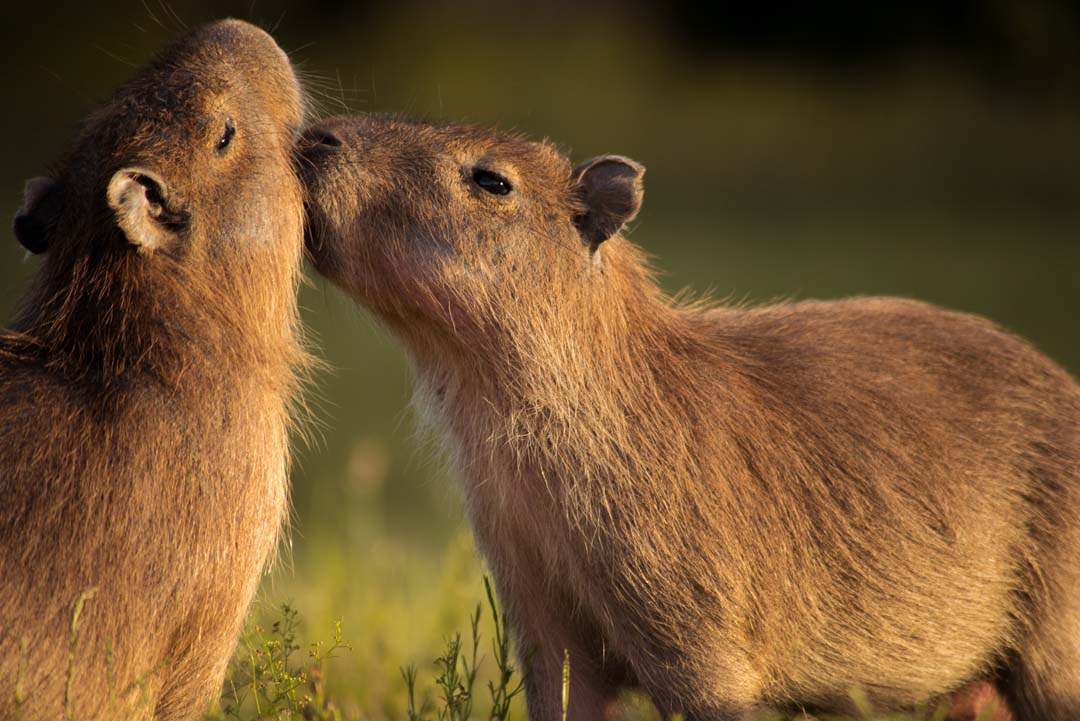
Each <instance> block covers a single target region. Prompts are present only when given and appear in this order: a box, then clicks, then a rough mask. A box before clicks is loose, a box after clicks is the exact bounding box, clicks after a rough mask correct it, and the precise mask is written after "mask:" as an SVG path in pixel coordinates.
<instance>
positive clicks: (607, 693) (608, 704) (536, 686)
mask: <svg viewBox="0 0 1080 721" xmlns="http://www.w3.org/2000/svg"><path fill="white" fill-rule="evenodd" d="M522 646H523V647H524V646H525V644H522ZM562 646H563V645H562V644H554V645H552V646H550V647H547V648H544V647H533V648H532V649H531V653H529V654H527V655H526V654H522V655H521V662H522V668H523V669H524V683H525V705H526V708H527V710H528V713H529V721H561V720H562V717H563V716H562V713H563V660H564V658H565V657H564V651H565V649H564V648H563V647H562ZM570 654H571V662H570V678H569V684H568V685H567V689H566V690H567V692H568V693H567V713H566V718H567V721H604V719H605V718H608V717H609V716H611V715H612V713H613V712H614V710H615V708H616V701H617V699H618V692H619V688H618V687H617V686H615V685H613V684H611V683H608V682H606V681H604V680H603V679H602V678H600V677H599V675H598V674H596V673H595V672H594V671H593V669H592V668H591V667H590V665H589V664H588V663H587V662H586V660H585V657H584V656H583V655H580V654H575V653H574V649H571V650H570Z"/></svg>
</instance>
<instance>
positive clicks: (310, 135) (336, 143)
mask: <svg viewBox="0 0 1080 721" xmlns="http://www.w3.org/2000/svg"><path fill="white" fill-rule="evenodd" d="M304 140H305V141H306V142H307V143H308V144H309V145H311V146H318V145H322V146H328V147H331V148H340V147H341V138H339V137H338V136H337V135H335V134H334V133H333V132H331V131H330V130H327V129H326V128H310V129H308V130H306V131H305V132H304Z"/></svg>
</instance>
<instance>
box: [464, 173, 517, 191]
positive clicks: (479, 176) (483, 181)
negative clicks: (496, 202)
mask: <svg viewBox="0 0 1080 721" xmlns="http://www.w3.org/2000/svg"><path fill="white" fill-rule="evenodd" d="M472 179H473V182H474V183H476V184H477V185H479V186H480V187H481V188H483V189H484V190H486V191H487V192H489V193H491V194H492V195H506V194H507V193H509V192H510V191H511V190H513V189H514V188H513V187H512V186H511V185H510V181H509V180H507V179H506V178H504V177H503V176H501V175H499V174H498V173H493V172H491V171H490V170H481V169H480V168H476V169H475V170H473V171H472Z"/></svg>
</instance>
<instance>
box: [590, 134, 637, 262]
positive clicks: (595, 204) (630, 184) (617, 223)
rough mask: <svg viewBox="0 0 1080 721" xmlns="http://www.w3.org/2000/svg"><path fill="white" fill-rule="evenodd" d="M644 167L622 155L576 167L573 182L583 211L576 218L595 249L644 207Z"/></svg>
mask: <svg viewBox="0 0 1080 721" xmlns="http://www.w3.org/2000/svg"><path fill="white" fill-rule="evenodd" d="M644 175H645V167H644V166H643V165H641V164H640V163H637V162H635V161H633V160H631V159H630V158H624V157H623V156H621V155H601V156H600V157H598V158H593V159H592V160H586V161H585V162H584V163H582V164H581V165H579V166H577V167H576V168H574V176H573V177H574V184H575V187H576V192H577V193H578V196H579V199H580V200H581V201H582V204H583V206H584V212H583V213H582V214H581V215H579V216H577V217H576V218H574V224H575V225H577V228H578V230H579V231H581V235H582V237H583V238H584V239H585V241H586V242H587V243H588V244H589V245H590V246H591V247H592V248H593V249H594V250H595V249H596V248H597V247H598V246H599V245H600V244H601V243H603V242H604V241H605V240H607V239H608V238H610V237H611V236H613V235H615V234H616V233H618V232H619V231H620V230H621V229H622V227H623V226H624V225H626V224H627V223H629V222H630V221H631V220H633V219H634V216H636V215H637V213H638V211H639V210H641V199H642V196H643V195H644V192H645V191H644V190H643V189H642V187H641V178H642V176H644Z"/></svg>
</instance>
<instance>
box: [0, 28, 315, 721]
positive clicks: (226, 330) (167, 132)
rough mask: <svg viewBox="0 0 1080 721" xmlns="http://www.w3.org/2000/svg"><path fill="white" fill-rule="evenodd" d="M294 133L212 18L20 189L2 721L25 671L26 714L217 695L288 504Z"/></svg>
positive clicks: (5, 487)
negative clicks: (19, 297)
mask: <svg viewBox="0 0 1080 721" xmlns="http://www.w3.org/2000/svg"><path fill="white" fill-rule="evenodd" d="M302 117H303V103H302V99H301V92H300V87H299V85H298V83H297V80H296V78H295V76H294V74H293V71H292V68H291V65H290V63H289V61H288V59H287V57H286V56H285V54H284V53H282V52H281V50H280V49H279V48H278V47H277V45H275V43H274V42H273V40H272V39H271V38H270V36H268V35H267V34H266V33H264V32H263V31H261V30H259V29H257V28H254V27H252V26H250V25H247V24H245V23H242V22H238V21H223V22H219V23H216V24H213V25H209V26H206V27H204V28H201V29H199V30H196V31H194V32H193V33H191V34H190V35H189V36H187V37H185V38H184V39H182V40H180V41H179V42H178V43H177V44H175V45H174V46H172V47H171V48H169V49H168V50H167V51H165V52H164V53H163V54H162V55H161V56H160V57H159V58H158V59H157V60H156V61H155V62H154V63H153V64H152V65H150V66H149V67H148V68H147V69H146V70H144V71H142V72H141V74H140V75H138V76H137V77H136V78H135V79H133V80H132V81H130V82H129V83H128V84H127V85H125V86H124V87H122V88H121V89H120V90H119V91H118V92H117V94H116V95H115V96H114V97H113V99H112V100H111V101H109V102H108V103H107V104H106V105H104V107H102V108H101V109H100V110H98V111H97V112H96V113H95V114H94V115H92V116H91V117H90V119H89V120H88V122H87V123H86V125H85V127H84V129H83V130H82V131H81V133H80V134H79V136H78V138H77V140H76V141H75V143H74V146H73V148H72V149H71V150H70V151H69V152H68V153H67V155H66V157H65V158H64V159H63V160H62V161H61V162H60V163H58V164H57V165H56V166H55V168H54V172H53V173H52V175H51V177H50V178H49V179H44V180H42V179H39V180H37V181H34V182H32V183H30V184H29V185H28V192H27V205H26V207H25V208H24V210H23V211H20V214H19V216H18V217H17V219H16V234H17V235H18V237H19V239H20V240H21V241H22V242H23V243H24V245H26V246H27V247H28V248H32V249H35V250H43V249H46V248H47V251H46V253H47V254H46V255H45V258H44V263H43V265H42V268H41V270H40V272H39V274H38V276H37V278H36V280H35V282H34V285H33V289H32V291H31V292H30V294H29V295H28V297H27V298H26V299H25V300H24V301H23V303H22V306H21V311H20V312H19V314H18V317H17V319H16V320H15V321H14V323H13V324H12V326H11V328H10V329H8V330H5V331H3V333H2V334H0V498H2V503H0V718H5V719H6V718H11V717H12V714H13V713H14V711H15V710H14V707H13V702H12V698H13V695H12V694H13V691H14V690H15V689H16V687H17V684H18V683H19V679H20V678H21V697H22V701H21V703H22V708H21V714H22V716H21V717H22V718H23V719H25V720H27V721H30V720H33V719H50V720H52V719H59V718H62V717H63V718H67V717H69V716H70V717H76V716H77V717H78V718H80V719H87V720H90V719H115V718H125V719H128V718H149V717H150V716H151V714H153V717H154V718H156V719H160V720H169V719H187V718H193V717H196V716H197V715H198V714H199V713H200V711H201V710H202V709H203V708H204V706H205V704H206V703H207V702H208V701H209V700H210V699H211V698H212V697H213V695H214V694H215V693H216V692H217V691H218V690H219V689H220V688H221V683H222V678H223V675H224V672H225V667H226V664H227V661H228V659H229V657H230V655H231V653H232V650H233V648H234V645H235V643H236V637H237V634H238V632H239V630H240V627H241V624H242V621H243V618H244V615H245V613H246V611H247V609H248V606H249V604H250V602H251V599H252V596H253V594H254V592H255V589H256V586H257V584H258V580H259V577H260V575H261V573H262V571H263V569H264V567H265V565H266V562H267V559H268V557H269V555H270V554H271V551H272V550H273V549H274V547H275V542H276V539H277V538H278V534H279V529H280V527H281V525H282V520H283V517H284V514H285V510H286V488H287V476H288V465H289V459H288V435H289V421H288V410H289V404H290V402H291V401H292V399H293V398H294V397H295V393H296V391H297V371H299V370H300V368H301V367H302V366H303V364H304V363H305V354H304V352H303V351H302V349H301V345H300V343H299V330H298V319H297V310H296V300H295V291H296V285H297V280H298V277H299V269H300V260H301V256H302V249H303V242H302V238H303V230H302V228H303V203H302V196H301V189H300V184H299V182H298V180H297V178H296V174H295V170H294V167H293V160H294V158H293V155H292V151H293V147H294V141H295V135H296V133H297V131H298V128H299V126H300V124H301V123H302ZM227 118H228V119H231V120H232V122H233V124H234V126H235V129H236V132H235V136H234V137H233V138H232V139H231V143H228V144H226V146H225V147H222V138H223V137H224V135H225V134H226V131H225V126H226V120H227ZM128 181H133V182H128ZM117 187H121V188H122V189H123V192H122V193H119V194H116V195H113V191H114V189H115V188H117ZM107 195H108V197H107ZM110 203H111V204H112V206H113V207H110ZM80 598H82V599H83V602H82V604H81V605H82V610H81V615H80V616H79V618H78V624H77V628H76V629H75V630H74V632H73V628H72V622H73V617H74V614H75V609H76V606H77V604H78V601H79V599H80ZM72 645H74V658H73V661H72V664H73V673H72V674H71V675H70V679H69V673H68V669H69V650H72ZM20 668H21V669H23V670H21V671H20Z"/></svg>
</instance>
